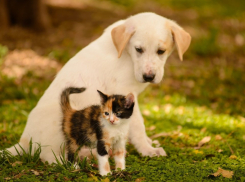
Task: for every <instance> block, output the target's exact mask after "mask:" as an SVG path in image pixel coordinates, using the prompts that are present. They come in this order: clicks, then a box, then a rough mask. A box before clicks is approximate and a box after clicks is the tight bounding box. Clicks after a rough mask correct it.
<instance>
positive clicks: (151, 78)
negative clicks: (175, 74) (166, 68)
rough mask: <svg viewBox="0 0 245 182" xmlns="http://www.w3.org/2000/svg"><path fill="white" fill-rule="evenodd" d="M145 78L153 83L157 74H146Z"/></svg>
mask: <svg viewBox="0 0 245 182" xmlns="http://www.w3.org/2000/svg"><path fill="white" fill-rule="evenodd" d="M143 78H144V80H145V81H146V82H151V81H152V80H154V78H155V74H153V73H150V74H144V75H143Z"/></svg>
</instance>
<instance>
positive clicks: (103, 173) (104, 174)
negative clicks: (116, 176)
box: [100, 170, 111, 176]
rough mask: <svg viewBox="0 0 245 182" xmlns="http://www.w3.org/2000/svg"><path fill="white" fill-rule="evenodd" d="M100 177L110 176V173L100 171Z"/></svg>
mask: <svg viewBox="0 0 245 182" xmlns="http://www.w3.org/2000/svg"><path fill="white" fill-rule="evenodd" d="M100 175H101V176H107V175H111V171H105V170H103V171H100Z"/></svg>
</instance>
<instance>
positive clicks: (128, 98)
mask: <svg viewBox="0 0 245 182" xmlns="http://www.w3.org/2000/svg"><path fill="white" fill-rule="evenodd" d="M133 106H134V95H133V94H132V93H129V94H128V95H127V96H126V102H125V105H124V107H125V108H126V109H129V108H131V107H133Z"/></svg>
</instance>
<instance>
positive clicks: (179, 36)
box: [171, 22, 191, 61]
mask: <svg viewBox="0 0 245 182" xmlns="http://www.w3.org/2000/svg"><path fill="white" fill-rule="evenodd" d="M171 32H172V35H173V39H174V43H175V46H176V48H177V51H178V54H179V58H180V60H181V61H183V54H184V53H185V51H187V49H188V48H189V46H190V43H191V36H190V34H189V33H187V32H186V31H185V30H184V29H182V28H181V27H180V26H179V25H177V24H176V23H174V22H171Z"/></svg>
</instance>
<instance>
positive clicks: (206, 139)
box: [195, 136, 211, 149]
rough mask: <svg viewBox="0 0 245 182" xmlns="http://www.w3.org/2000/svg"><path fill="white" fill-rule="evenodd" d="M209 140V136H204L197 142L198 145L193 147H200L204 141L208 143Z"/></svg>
mask: <svg viewBox="0 0 245 182" xmlns="http://www.w3.org/2000/svg"><path fill="white" fill-rule="evenodd" d="M210 140H211V136H206V137H204V138H203V139H202V140H201V141H200V142H199V143H198V146H197V147H195V149H200V148H201V147H202V146H203V145H204V144H205V143H208V142H209V141H210Z"/></svg>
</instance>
